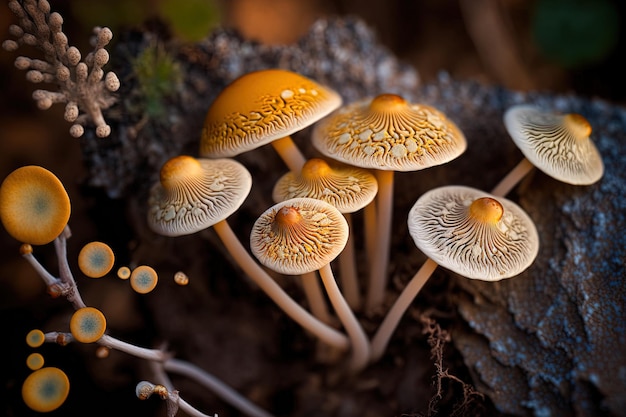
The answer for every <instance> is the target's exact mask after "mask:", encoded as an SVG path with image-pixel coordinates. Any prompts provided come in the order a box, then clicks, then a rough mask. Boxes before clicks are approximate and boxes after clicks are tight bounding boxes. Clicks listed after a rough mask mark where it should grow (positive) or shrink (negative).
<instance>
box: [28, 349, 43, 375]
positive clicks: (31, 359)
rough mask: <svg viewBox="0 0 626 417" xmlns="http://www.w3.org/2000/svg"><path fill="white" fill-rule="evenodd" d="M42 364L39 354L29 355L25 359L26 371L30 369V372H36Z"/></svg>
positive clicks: (41, 357)
mask: <svg viewBox="0 0 626 417" xmlns="http://www.w3.org/2000/svg"><path fill="white" fill-rule="evenodd" d="M43 364H44V360H43V356H42V355H41V353H31V354H30V355H28V357H27V358H26V366H28V369H30V370H31V371H36V370H37V369H40V368H41V367H43Z"/></svg>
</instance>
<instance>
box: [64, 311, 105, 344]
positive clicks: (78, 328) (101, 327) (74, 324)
mask: <svg viewBox="0 0 626 417" xmlns="http://www.w3.org/2000/svg"><path fill="white" fill-rule="evenodd" d="M106 327H107V321H106V318H105V317H104V314H102V312H101V311H100V310H98V309H97V308H94V307H83V308H79V309H78V310H76V311H75V312H74V314H73V315H72V318H71V319H70V331H71V332H72V336H73V337H74V339H76V340H77V341H79V342H81V343H93V342H95V341H97V340H98V339H100V338H101V337H102V335H104V331H105V330H106Z"/></svg>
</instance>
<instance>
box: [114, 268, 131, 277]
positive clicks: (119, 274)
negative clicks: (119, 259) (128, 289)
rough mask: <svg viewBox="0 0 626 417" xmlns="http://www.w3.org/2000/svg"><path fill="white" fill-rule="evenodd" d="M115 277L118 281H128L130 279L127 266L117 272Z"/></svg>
mask: <svg viewBox="0 0 626 417" xmlns="http://www.w3.org/2000/svg"><path fill="white" fill-rule="evenodd" d="M117 277H118V278H119V279H128V278H130V268H129V267H127V266H122V267H120V268H119V269H118V270H117Z"/></svg>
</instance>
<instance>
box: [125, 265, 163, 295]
mask: <svg viewBox="0 0 626 417" xmlns="http://www.w3.org/2000/svg"><path fill="white" fill-rule="evenodd" d="M158 282H159V275H158V274H157V272H156V271H155V270H154V268H152V267H151V266H148V265H140V266H138V267H137V268H135V269H133V272H131V274H130V287H131V288H132V289H133V291H135V292H136V293H139V294H148V293H149V292H151V291H152V290H153V289H155V288H156V286H157V283H158Z"/></svg>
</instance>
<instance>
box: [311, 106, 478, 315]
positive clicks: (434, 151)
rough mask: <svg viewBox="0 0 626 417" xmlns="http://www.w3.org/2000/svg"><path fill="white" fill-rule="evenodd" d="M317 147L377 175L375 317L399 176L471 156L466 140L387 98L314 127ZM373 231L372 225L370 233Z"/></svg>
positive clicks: (369, 304) (441, 118)
mask: <svg viewBox="0 0 626 417" xmlns="http://www.w3.org/2000/svg"><path fill="white" fill-rule="evenodd" d="M312 141H313V145H314V146H315V147H316V148H317V149H318V150H319V151H320V152H321V153H322V154H324V155H326V156H328V157H330V158H333V159H336V160H339V161H341V162H344V163H347V164H350V165H355V166H358V167H363V168H371V169H375V170H377V171H376V178H377V180H378V189H379V190H378V195H377V197H376V211H377V215H376V217H377V220H376V223H377V226H376V232H375V235H376V236H375V237H371V236H370V237H369V238H368V240H369V241H370V242H375V243H372V244H368V245H370V249H369V251H372V252H374V253H368V256H369V257H371V258H372V265H371V267H370V279H369V286H368V293H367V299H366V310H368V311H370V312H371V311H373V310H374V309H375V308H377V307H379V306H380V305H381V304H382V301H383V297H384V294H385V287H386V285H387V265H388V263H389V242H390V233H391V217H392V207H393V181H394V171H417V170H421V169H425V168H429V167H432V166H435V165H440V164H443V163H446V162H449V161H451V160H453V159H454V158H456V157H458V156H459V155H461V154H462V153H463V152H464V151H465V148H466V146H467V145H466V141H465V136H464V135H463V133H462V132H461V131H460V130H459V128H458V127H457V126H456V125H455V124H454V123H453V122H452V121H451V120H449V119H448V118H447V117H446V116H445V115H444V114H443V113H441V112H440V111H438V110H437V109H435V108H433V107H430V106H427V105H423V104H412V103H409V102H407V101H406V100H405V99H404V98H402V97H400V96H398V95H395V94H381V95H379V96H377V97H374V98H368V99H364V100H360V101H357V102H354V103H352V104H349V105H346V106H344V107H342V108H340V109H339V110H337V111H335V112H334V113H333V114H332V115H330V116H329V117H327V118H325V119H324V120H322V121H321V122H320V123H318V124H317V125H316V126H315V127H314V129H313V134H312ZM372 227H373V226H371V225H366V231H367V230H372ZM370 233H371V232H370ZM374 245H375V248H374V247H373V246H374ZM369 251H368V252H369Z"/></svg>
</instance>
